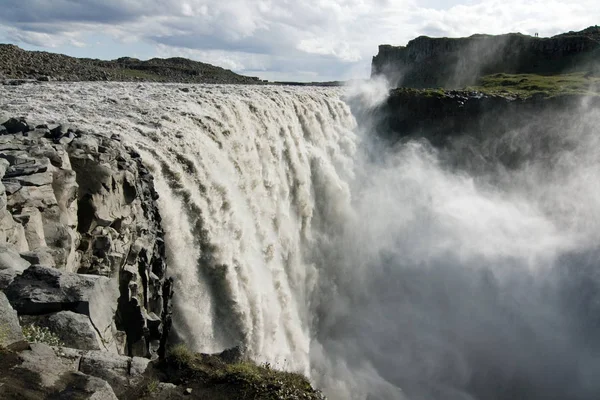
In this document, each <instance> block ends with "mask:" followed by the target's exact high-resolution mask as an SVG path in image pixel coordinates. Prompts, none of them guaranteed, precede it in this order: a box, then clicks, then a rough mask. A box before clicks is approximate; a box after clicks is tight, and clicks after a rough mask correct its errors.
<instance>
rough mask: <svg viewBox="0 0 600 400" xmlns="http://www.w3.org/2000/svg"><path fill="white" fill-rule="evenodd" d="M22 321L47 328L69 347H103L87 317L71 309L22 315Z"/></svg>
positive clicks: (94, 348) (88, 348) (82, 348)
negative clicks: (43, 313) (36, 314)
mask: <svg viewBox="0 0 600 400" xmlns="http://www.w3.org/2000/svg"><path fill="white" fill-rule="evenodd" d="M22 318H23V322H24V323H33V324H35V325H37V326H42V327H45V328H48V330H50V332H52V333H54V334H55V335H56V336H58V337H59V338H60V340H61V342H62V343H63V344H64V345H65V346H66V347H69V348H73V349H80V350H100V349H102V348H103V346H102V342H101V340H100V336H99V335H98V333H97V332H96V330H95V329H94V326H93V325H92V323H91V322H90V319H89V317H87V316H86V315H82V314H77V313H74V312H72V311H60V312H58V313H53V314H47V315H39V316H23V317H22Z"/></svg>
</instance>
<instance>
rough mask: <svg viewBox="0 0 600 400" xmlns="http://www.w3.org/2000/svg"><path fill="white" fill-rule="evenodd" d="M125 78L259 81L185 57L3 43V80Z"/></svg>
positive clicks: (0, 56) (0, 54)
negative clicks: (106, 54) (99, 56)
mask: <svg viewBox="0 0 600 400" xmlns="http://www.w3.org/2000/svg"><path fill="white" fill-rule="evenodd" d="M22 80H40V81H48V80H53V81H67V82H77V81H124V82H130V81H135V82H181V83H237V84H258V83H262V81H261V80H260V79H258V78H255V77H249V76H243V75H238V74H236V73H234V72H232V71H230V70H227V69H223V68H220V67H215V66H214V65H210V64H206V63H201V62H196V61H192V60H188V59H185V58H168V59H161V58H153V59H151V60H147V61H141V60H138V59H136V58H130V57H124V58H119V59H117V60H112V61H105V60H94V59H89V58H75V57H69V56H66V55H62V54H54V53H47V52H39V51H26V50H23V49H21V48H19V47H18V46H15V45H11V44H0V81H5V83H13V84H15V83H19V81H22Z"/></svg>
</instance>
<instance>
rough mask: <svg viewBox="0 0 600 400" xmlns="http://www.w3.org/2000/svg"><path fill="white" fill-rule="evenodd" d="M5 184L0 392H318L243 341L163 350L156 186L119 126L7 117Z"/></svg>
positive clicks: (109, 397)
mask: <svg viewBox="0 0 600 400" xmlns="http://www.w3.org/2000/svg"><path fill="white" fill-rule="evenodd" d="M0 179H1V184H0V398H3V399H4V398H27V399H64V398H67V399H96V400H98V399H103V400H115V399H140V398H158V399H177V398H183V397H186V398H211V399H213V398H214V399H219V398H222V399H233V398H236V399H256V398H264V399H285V398H303V399H315V400H319V399H323V396H322V395H321V393H320V392H318V391H316V390H314V389H313V388H312V387H311V386H310V383H309V382H308V381H307V379H306V378H304V377H302V376H301V375H298V374H292V373H287V372H281V371H276V370H273V369H271V368H270V366H269V365H262V366H260V365H256V364H255V363H253V362H252V361H250V360H247V359H246V358H245V356H244V354H243V352H242V351H240V349H237V348H236V349H230V350H226V351H224V352H223V353H221V354H218V355H200V354H193V353H191V352H190V351H189V350H187V349H186V348H185V346H183V345H178V346H176V347H174V348H169V349H168V348H167V340H168V337H169V333H170V328H171V320H172V307H171V299H172V297H173V295H174V293H173V281H172V279H171V278H168V277H167V262H166V256H165V242H164V232H163V229H162V226H161V216H160V213H159V209H158V206H157V202H156V200H157V199H158V194H157V192H156V191H155V189H154V180H153V177H152V175H151V174H150V172H149V170H148V169H147V168H146V167H145V166H144V164H143V163H142V160H141V158H140V155H139V154H138V153H136V151H135V150H133V149H132V148H130V147H128V146H126V145H124V144H123V143H122V142H121V137H120V136H119V135H118V134H114V133H112V134H106V135H104V134H93V133H87V132H82V131H80V130H78V129H75V128H73V127H70V126H68V125H66V124H57V123H53V122H51V121H50V122H49V121H37V122H36V121H26V120H24V119H21V118H7V117H1V116H0Z"/></svg>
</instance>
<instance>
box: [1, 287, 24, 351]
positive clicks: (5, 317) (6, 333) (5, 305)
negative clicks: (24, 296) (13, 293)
mask: <svg viewBox="0 0 600 400" xmlns="http://www.w3.org/2000/svg"><path fill="white" fill-rule="evenodd" d="M21 340H24V338H23V332H22V331H21V325H19V317H18V316H17V312H16V311H15V310H14V309H13V308H12V307H11V305H10V303H9V302H8V299H7V298H6V296H5V295H4V293H2V292H0V347H3V346H8V345H10V344H13V343H15V342H19V341H21Z"/></svg>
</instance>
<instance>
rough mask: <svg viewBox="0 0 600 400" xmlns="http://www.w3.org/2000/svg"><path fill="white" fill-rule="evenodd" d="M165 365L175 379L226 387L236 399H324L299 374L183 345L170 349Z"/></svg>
mask: <svg viewBox="0 0 600 400" xmlns="http://www.w3.org/2000/svg"><path fill="white" fill-rule="evenodd" d="M166 364H167V365H170V366H171V367H168V368H167V370H170V375H172V376H176V378H175V379H174V380H175V381H176V382H178V381H185V382H193V381H196V382H202V383H203V385H204V386H205V387H212V388H214V387H225V386H226V387H227V388H228V389H227V390H228V391H229V393H235V395H236V398H238V399H273V400H275V399H287V398H302V399H323V398H324V397H323V395H322V394H321V392H319V391H317V390H315V389H313V388H312V386H311V384H310V382H309V381H308V380H307V379H306V378H305V377H304V376H303V375H301V374H298V373H293V372H284V371H279V370H276V369H274V368H272V367H271V366H270V364H263V365H258V364H256V363H254V362H252V361H249V360H245V361H239V362H232V363H228V362H225V361H224V360H222V359H221V358H220V357H218V356H215V355H208V354H196V353H193V352H191V351H190V350H189V349H187V348H186V347H185V346H184V345H177V346H174V347H173V348H171V350H170V352H169V355H168V357H167V360H166ZM173 367H174V368H173ZM174 369H175V370H174Z"/></svg>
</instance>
